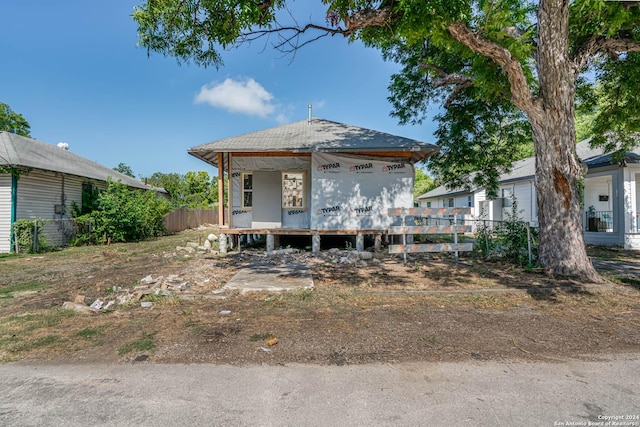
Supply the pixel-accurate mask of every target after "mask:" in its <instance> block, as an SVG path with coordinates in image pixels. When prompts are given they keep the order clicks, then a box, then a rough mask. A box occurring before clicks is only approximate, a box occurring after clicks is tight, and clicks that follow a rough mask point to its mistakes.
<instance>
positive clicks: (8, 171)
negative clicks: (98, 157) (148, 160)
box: [0, 132, 158, 253]
mask: <svg viewBox="0 0 640 427" xmlns="http://www.w3.org/2000/svg"><path fill="white" fill-rule="evenodd" d="M59 145H61V144H59ZM65 147H68V146H66V145H61V146H55V145H52V144H47V143H45V142H41V141H36V140H34V139H31V138H27V137H24V136H20V135H16V134H13V133H10V132H0V253H3V252H4V253H6V252H10V251H11V250H12V244H11V243H12V240H13V239H12V235H11V234H12V233H11V225H12V224H13V223H14V222H15V221H16V220H19V219H30V220H35V219H43V220H45V222H44V226H43V228H44V233H45V234H46V238H47V242H48V243H49V244H51V245H54V246H58V245H64V244H66V238H67V237H68V235H69V232H70V229H69V227H70V222H69V219H71V218H72V216H71V209H72V204H73V203H74V202H75V203H76V204H77V205H78V206H82V202H83V192H84V193H85V194H87V191H89V190H91V189H93V188H102V189H104V188H106V182H107V180H108V179H109V178H111V179H114V180H116V181H121V182H122V183H124V184H126V185H127V186H129V187H132V188H140V189H152V187H150V186H148V185H146V184H144V183H143V182H141V181H139V180H137V179H134V178H131V177H129V176H127V175H124V174H122V173H120V172H116V171H114V170H113V169H110V168H108V167H106V166H102V165H100V164H98V163H95V162H93V161H91V160H88V159H85V158H84V157H81V156H79V155H77V154H74V153H72V152H70V151H68V150H67V149H66V148H65ZM12 171H13V172H15V173H12ZM154 190H158V189H154Z"/></svg>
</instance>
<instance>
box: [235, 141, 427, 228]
mask: <svg viewBox="0 0 640 427" xmlns="http://www.w3.org/2000/svg"><path fill="white" fill-rule="evenodd" d="M232 167H233V171H232V179H231V183H232V188H233V189H232V193H233V197H232V198H233V208H232V214H233V226H234V227H236V228H250V227H251V224H252V210H251V209H243V208H242V204H241V182H240V181H241V172H246V171H295V170H299V171H305V172H306V173H307V179H309V177H311V179H310V180H309V181H308V186H307V187H308V188H307V190H306V191H307V194H306V203H305V206H306V208H305V209H282V227H283V228H300V229H309V228H310V229H312V230H359V229H367V230H386V229H387V228H388V227H389V225H391V223H392V219H391V218H389V217H388V216H387V209H388V208H399V207H406V208H409V207H412V206H413V176H414V169H413V166H412V165H411V164H410V163H403V162H400V161H389V160H372V159H367V158H364V157H362V156H345V155H335V154H327V153H313V154H312V156H311V159H309V158H308V157H307V158H302V157H234V158H233V164H232Z"/></svg>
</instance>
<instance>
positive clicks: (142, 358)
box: [133, 354, 149, 362]
mask: <svg viewBox="0 0 640 427" xmlns="http://www.w3.org/2000/svg"><path fill="white" fill-rule="evenodd" d="M147 360H149V356H147V355H146V354H141V355H140V356H137V357H136V358H135V359H133V361H134V362H146V361H147Z"/></svg>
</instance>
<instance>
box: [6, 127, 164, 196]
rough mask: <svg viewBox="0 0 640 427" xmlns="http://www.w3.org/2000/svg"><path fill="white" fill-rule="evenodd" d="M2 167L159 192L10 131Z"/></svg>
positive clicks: (54, 147) (122, 175)
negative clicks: (49, 172)
mask: <svg viewBox="0 0 640 427" xmlns="http://www.w3.org/2000/svg"><path fill="white" fill-rule="evenodd" d="M0 165H3V166H13V167H20V166H21V167H27V168H33V169H41V170H46V171H52V172H61V173H66V174H69V175H75V176H80V177H85V178H92V179H96V180H99V181H107V179H108V178H111V179H114V180H116V181H118V180H119V181H121V182H122V183H123V184H125V185H127V186H129V187H134V188H142V189H148V190H151V189H153V190H158V189H157V188H153V187H151V186H149V185H146V184H144V183H143V182H141V181H138V180H137V179H135V178H131V177H130V176H127V175H125V174H122V173H120V172H117V171H114V170H113V169H110V168H108V167H106V166H102V165H100V164H98V163H96V162H93V161H91V160H88V159H86V158H84V157H81V156H79V155H77V154H74V153H72V152H70V151H67V150H65V149H64V148H59V147H56V146H55V145H51V144H47V143H45V142H41V141H36V140H35V139H31V138H27V137H24V136H20V135H16V134H14V133H10V132H0Z"/></svg>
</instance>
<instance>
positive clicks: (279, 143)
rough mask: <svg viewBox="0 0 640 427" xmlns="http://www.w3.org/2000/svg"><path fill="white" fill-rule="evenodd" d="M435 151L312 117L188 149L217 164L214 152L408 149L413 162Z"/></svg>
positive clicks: (401, 139) (416, 142)
mask: <svg viewBox="0 0 640 427" xmlns="http://www.w3.org/2000/svg"><path fill="white" fill-rule="evenodd" d="M436 151H438V147H437V146H435V145H433V144H428V143H426V142H421V141H416V140H414V139H409V138H403V137H400V136H395V135H391V134H388V133H384V132H378V131H375V130H371V129H363V128H360V127H356V126H352V125H346V124H342V123H337V122H332V121H330V120H324V119H319V118H315V117H314V118H312V119H311V120H310V121H309V120H301V121H299V122H294V123H290V124H287V125H283V126H278V127H273V128H270V129H265V130H261V131H258V132H252V133H247V134H244V135H239V136H234V137H231V138H225V139H220V140H218V141H213V142H209V143H207V144H203V145H198V146H196V147H192V148H190V149H189V150H188V153H189V154H191V155H192V156H195V157H197V158H199V159H201V160H203V161H205V162H207V163H209V164H212V165H214V166H217V162H218V159H217V154H218V153H239V152H242V153H313V152H334V153H340V152H342V153H366V152H408V153H411V160H412V161H413V162H417V161H418V160H422V159H424V158H426V157H428V156H430V155H431V154H433V153H435V152H436Z"/></svg>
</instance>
